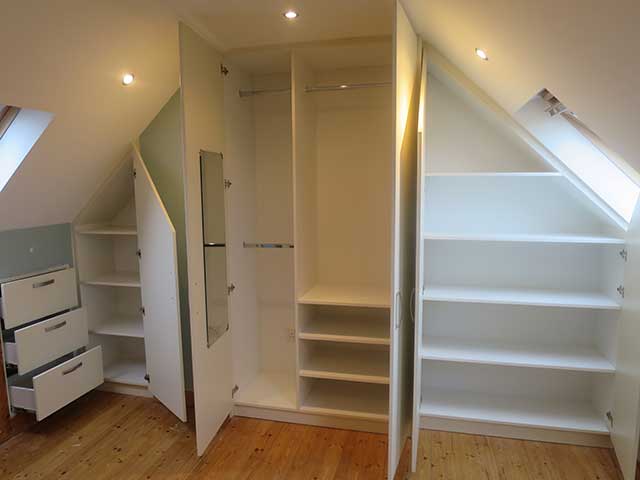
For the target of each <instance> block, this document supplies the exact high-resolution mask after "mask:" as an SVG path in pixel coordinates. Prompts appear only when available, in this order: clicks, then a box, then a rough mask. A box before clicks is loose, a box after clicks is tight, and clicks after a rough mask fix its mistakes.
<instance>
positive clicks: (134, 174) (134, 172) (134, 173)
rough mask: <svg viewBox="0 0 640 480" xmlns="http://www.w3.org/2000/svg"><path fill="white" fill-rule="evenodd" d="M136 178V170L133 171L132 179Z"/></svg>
mask: <svg viewBox="0 0 640 480" xmlns="http://www.w3.org/2000/svg"><path fill="white" fill-rule="evenodd" d="M137 176H138V172H137V171H136V169H135V168H134V169H133V178H136V177H137Z"/></svg>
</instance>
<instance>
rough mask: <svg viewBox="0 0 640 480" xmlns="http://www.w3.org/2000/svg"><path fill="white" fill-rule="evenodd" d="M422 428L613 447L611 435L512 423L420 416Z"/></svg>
mask: <svg viewBox="0 0 640 480" xmlns="http://www.w3.org/2000/svg"><path fill="white" fill-rule="evenodd" d="M420 428H422V429H425V430H440V431H444V432H456V433H469V434H472V435H486V436H488V437H503V438H517V439H519V440H533V441H537V442H551V443H567V444H569V445H582V446H586V447H603V448H612V445H611V438H610V437H609V435H596V434H593V433H580V432H567V431H562V430H548V429H544V428H532V427H516V426H512V425H501V424H496V423H485V422H473V421H468V420H450V419H444V418H435V417H428V416H421V417H420Z"/></svg>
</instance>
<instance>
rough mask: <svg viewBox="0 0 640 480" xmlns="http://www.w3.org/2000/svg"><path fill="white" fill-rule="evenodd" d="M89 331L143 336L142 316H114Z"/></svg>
mask: <svg viewBox="0 0 640 480" xmlns="http://www.w3.org/2000/svg"><path fill="white" fill-rule="evenodd" d="M91 333H95V334H98V335H113V336H116V337H134V338H144V328H143V326H142V318H140V317H135V316H115V317H113V318H110V319H109V320H108V321H107V322H103V323H101V324H100V325H98V326H96V327H95V328H92V329H91Z"/></svg>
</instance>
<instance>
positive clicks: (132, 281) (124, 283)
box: [82, 272, 140, 288]
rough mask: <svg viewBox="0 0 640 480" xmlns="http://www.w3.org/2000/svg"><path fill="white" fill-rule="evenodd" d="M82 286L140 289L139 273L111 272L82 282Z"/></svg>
mask: <svg viewBox="0 0 640 480" xmlns="http://www.w3.org/2000/svg"><path fill="white" fill-rule="evenodd" d="M82 283H83V284H84V285H94V286H102V287H128V288H140V273H139V272H111V273H104V274H102V275H99V276H97V277H93V278H91V279H90V280H85V281H83V282H82Z"/></svg>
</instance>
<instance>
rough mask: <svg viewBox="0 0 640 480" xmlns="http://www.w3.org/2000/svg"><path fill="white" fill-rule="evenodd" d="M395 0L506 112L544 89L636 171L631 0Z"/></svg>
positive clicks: (635, 45)
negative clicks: (480, 53) (485, 57)
mask: <svg viewBox="0 0 640 480" xmlns="http://www.w3.org/2000/svg"><path fill="white" fill-rule="evenodd" d="M402 2H403V4H404V5H405V7H406V8H407V10H408V12H409V14H410V17H411V18H412V20H413V22H414V27H415V28H416V29H417V30H418V31H419V32H420V33H421V34H422V36H423V37H424V38H425V39H426V40H427V41H428V42H429V43H431V44H432V45H433V46H434V47H436V48H437V49H438V50H439V51H440V52H441V53H442V54H444V55H445V56H446V57H447V58H448V59H449V60H451V61H452V62H453V63H454V64H455V65H456V66H458V67H459V68H460V69H461V70H463V71H464V73H465V74H466V75H467V76H469V77H470V78H471V79H472V80H473V81H474V82H475V83H476V84H478V85H479V86H480V87H481V88H482V89H484V90H485V91H486V92H487V93H488V94H489V95H490V96H492V97H493V98H494V99H495V100H496V101H498V103H500V104H501V105H502V106H503V108H505V109H506V110H507V111H509V112H510V113H514V112H515V111H517V110H518V109H519V108H520V107H521V106H522V105H523V104H524V103H526V102H527V100H529V99H530V98H531V97H532V96H533V95H535V94H536V93H537V92H538V91H540V90H541V89H542V88H543V87H546V88H547V89H548V90H549V91H551V92H552V93H553V94H554V95H556V96H557V97H558V98H560V99H561V100H562V102H563V103H565V105H567V106H568V107H569V108H570V109H571V110H573V111H574V112H576V113H577V115H578V117H579V118H580V119H581V120H582V121H583V122H584V123H586V124H587V125H588V126H589V127H591V129H592V130H594V131H595V132H596V133H597V134H598V135H599V136H600V137H601V138H602V139H603V140H604V141H605V142H606V143H608V144H609V146H610V147H611V148H612V149H613V150H615V151H617V152H618V153H619V154H620V155H622V157H623V158H624V159H625V160H626V161H627V162H628V163H629V164H631V165H632V166H633V167H634V168H635V169H636V170H638V171H640V135H639V134H638V132H639V128H640V80H639V79H640V54H639V53H638V49H639V47H640V28H638V25H640V2H639V1H638V0H615V1H602V0H536V1H531V0H484V1H478V0H402ZM475 48H483V49H485V50H486V51H487V52H488V54H489V58H490V60H489V61H488V62H484V61H482V60H480V59H478V58H477V57H476V56H475V54H474V50H475Z"/></svg>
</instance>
